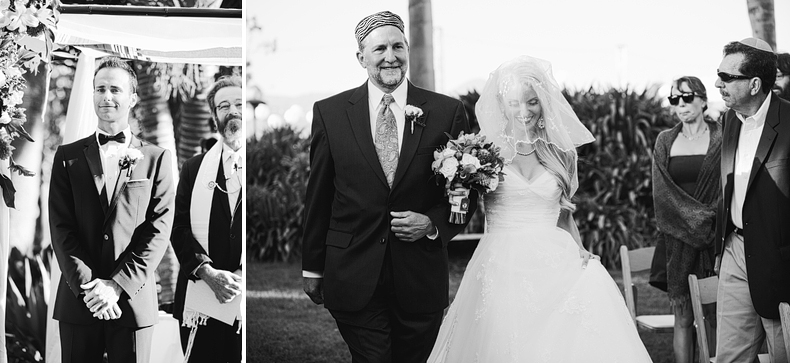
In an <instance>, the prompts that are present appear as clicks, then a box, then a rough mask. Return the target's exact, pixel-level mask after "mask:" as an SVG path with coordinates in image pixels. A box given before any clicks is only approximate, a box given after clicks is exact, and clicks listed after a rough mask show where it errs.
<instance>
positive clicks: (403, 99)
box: [302, 11, 477, 362]
mask: <svg viewBox="0 0 790 363" xmlns="http://www.w3.org/2000/svg"><path fill="white" fill-rule="evenodd" d="M403 29H404V25H403V21H402V20H401V18H400V17H399V16H398V15H396V14H393V13H391V12H389V11H383V12H379V13H376V14H373V15H370V16H367V17H365V18H364V19H362V21H360V22H359V24H358V25H357V27H356V29H355V35H356V39H357V44H358V46H359V49H358V50H357V60H358V61H359V64H360V65H361V66H362V68H364V69H366V70H367V74H368V80H367V82H365V83H364V84H363V85H362V86H360V87H358V88H354V89H351V90H348V91H345V92H342V93H340V94H338V95H335V96H332V97H330V98H327V99H325V100H321V101H318V102H316V103H315V106H314V108H313V124H312V141H311V148H310V178H309V181H308V185H307V196H306V200H305V211H304V218H305V234H304V239H303V242H302V248H303V255H302V267H303V268H302V269H303V276H304V279H303V280H304V290H305V292H306V293H307V295H308V296H309V297H310V299H312V300H313V302H315V303H316V304H324V305H325V307H326V308H327V309H329V312H330V313H331V314H332V316H333V317H334V318H335V320H336V322H337V326H338V329H339V331H340V334H341V335H342V336H343V339H344V340H345V341H346V344H348V347H349V351H350V352H351V356H352V359H353V361H354V362H425V361H426V359H427V357H428V355H429V354H430V352H431V349H432V348H433V344H434V341H435V340H436V335H437V334H438V331H439V326H440V324H441V321H442V313H443V310H444V308H445V307H447V305H448V290H449V286H448V285H449V282H448V281H449V276H448V261H447V243H448V242H449V241H450V239H452V238H453V237H454V236H455V235H456V234H458V233H459V232H461V231H462V230H463V229H464V227H465V224H466V223H467V222H468V220H469V216H471V215H472V213H474V209H475V208H474V207H475V206H476V205H477V203H476V195H475V194H474V193H473V194H472V195H471V196H470V199H471V200H470V203H469V204H470V206H471V207H470V210H469V212H468V213H467V214H466V220H465V221H464V224H452V223H449V221H448V219H449V216H450V205H449V204H448V202H447V198H446V197H444V195H443V186H442V185H438V184H437V182H436V180H435V179H434V177H433V172H432V170H431V163H432V162H433V160H434V159H433V152H434V150H436V149H437V148H439V147H440V146H442V145H445V144H446V143H447V141H448V137H447V135H446V134H450V135H452V137H453V138H455V137H457V136H458V134H459V133H460V132H461V131H465V132H468V131H469V125H468V121H467V118H466V114H465V112H464V109H463V106H462V105H461V102H460V101H458V100H455V99H452V98H450V97H447V96H443V95H440V94H437V93H434V92H431V91H428V90H425V89H421V88H419V87H416V86H414V85H412V84H411V83H410V82H408V81H406V70H407V69H408V64H409V44H408V41H407V40H406V36H405V35H404V32H403ZM407 106H413V107H415V108H418V109H420V110H421V111H422V115H421V116H419V117H408V118H407V117H406V115H405V109H406V108H407ZM410 109H412V110H413V108H410ZM417 114H419V112H417Z"/></svg>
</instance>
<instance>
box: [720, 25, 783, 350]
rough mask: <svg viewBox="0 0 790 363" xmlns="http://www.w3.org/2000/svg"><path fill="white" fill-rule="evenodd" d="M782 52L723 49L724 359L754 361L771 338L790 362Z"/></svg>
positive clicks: (742, 44)
mask: <svg viewBox="0 0 790 363" xmlns="http://www.w3.org/2000/svg"><path fill="white" fill-rule="evenodd" d="M776 69H777V57H776V54H774V52H773V51H772V50H771V48H770V46H769V45H768V43H766V42H764V41H762V40H759V39H755V38H747V39H744V40H741V41H739V42H731V43H729V44H727V45H726V46H725V47H724V58H723V59H722V61H721V64H720V65H719V69H718V79H717V80H716V87H717V88H718V89H719V92H720V93H721V96H722V99H723V100H724V103H725V104H726V105H727V107H729V108H730V110H729V111H727V113H726V114H725V115H724V116H723V118H722V122H723V129H724V135H723V139H722V140H723V141H722V148H721V149H722V154H721V166H722V170H721V178H722V179H721V181H722V188H723V192H724V195H723V198H722V200H721V203H720V205H719V213H718V216H717V217H718V223H717V235H716V254H717V256H716V266H717V270H718V272H719V290H718V301H717V318H718V319H717V321H718V324H717V325H718V335H717V339H716V341H717V342H718V346H717V349H716V359H717V362H720V363H726V362H752V361H754V358H755V357H756V356H757V352H758V350H759V349H760V348H761V347H762V345H763V342H764V341H765V340H766V339H767V343H768V353H769V354H770V356H771V361H772V362H787V352H786V351H785V346H784V343H783V340H782V325H781V322H780V320H779V303H780V302H783V301H790V238H788V236H790V223H788V222H787V221H788V218H790V102H787V101H785V100H782V99H781V98H779V97H777V96H776V95H775V94H773V93H772V92H771V88H773V86H774V81H775V79H776Z"/></svg>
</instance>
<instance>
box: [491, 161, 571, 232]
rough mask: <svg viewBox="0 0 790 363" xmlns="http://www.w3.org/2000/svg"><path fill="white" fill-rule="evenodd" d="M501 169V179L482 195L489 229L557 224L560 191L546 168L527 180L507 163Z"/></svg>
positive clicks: (551, 225) (554, 225)
mask: <svg viewBox="0 0 790 363" xmlns="http://www.w3.org/2000/svg"><path fill="white" fill-rule="evenodd" d="M504 172H505V177H504V181H503V182H501V183H500V184H499V187H497V189H496V190H495V191H493V192H491V193H489V194H486V195H485V196H484V198H485V199H484V200H485V208H486V221H487V224H488V231H489V232H496V231H500V230H513V229H524V228H525V227H536V226H541V227H552V228H553V227H556V225H557V219H558V218H559V214H560V194H561V190H560V187H559V185H558V184H557V180H556V179H555V178H554V176H553V175H552V174H551V173H550V172H549V171H548V170H546V171H544V172H543V173H542V174H540V175H538V176H536V177H535V178H534V179H533V180H531V181H529V180H527V179H526V178H524V177H523V176H522V175H521V174H520V173H518V172H517V171H516V170H515V169H513V168H512V167H510V166H506V167H505V169H504Z"/></svg>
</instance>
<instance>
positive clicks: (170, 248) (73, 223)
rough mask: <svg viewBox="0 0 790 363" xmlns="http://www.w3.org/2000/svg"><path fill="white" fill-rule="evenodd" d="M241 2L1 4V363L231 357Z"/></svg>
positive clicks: (237, 346) (239, 238)
mask: <svg viewBox="0 0 790 363" xmlns="http://www.w3.org/2000/svg"><path fill="white" fill-rule="evenodd" d="M245 33H246V27H245V26H244V17H243V9H242V1H238V0H237V1H221V0H218V1H211V0H163V1H159V0H142V1H135V0H129V1H92V0H87V1H85V0H83V1H66V0H62V1H59V0H14V1H11V0H8V1H0V34H2V41H0V188H1V189H2V201H3V203H0V252H2V253H3V258H2V259H0V261H2V263H1V264H0V269H1V270H3V271H7V274H8V275H7V278H6V279H4V280H3V283H2V284H0V290H2V295H4V296H5V299H3V300H2V301H4V304H2V305H0V306H2V313H3V315H4V316H5V320H4V321H5V324H2V325H0V326H2V327H3V329H4V330H3V332H4V333H5V334H4V335H5V340H4V341H3V344H2V345H1V346H0V362H52V363H60V362H63V363H68V362H74V363H77V362H95V363H102V362H109V363H113V362H131V363H142V362H152V363H154V362H161V363H165V362H167V363H171V362H242V361H246V360H245V359H244V351H243V350H244V347H243V345H244V344H243V341H244V338H243V337H244V334H245V332H244V330H245V325H244V321H245V308H244V306H245V303H244V296H243V293H244V287H245V282H244V273H243V265H244V263H243V261H244V254H245V251H244V248H243V246H242V244H243V240H244V234H243V231H242V224H243V220H244V218H243V207H242V206H243V203H242V200H243V195H244V192H243V190H244V189H245V188H244V185H245V183H244V182H243V180H244V179H245V173H246V168H245V160H246V157H245V155H246V151H245V146H246V145H245V142H244V141H245V140H244V137H243V135H244V122H243V119H242V115H243V112H244V111H243V109H244V99H245V97H244V92H243V90H244V74H243V66H244V62H243V61H242V60H243V57H244V44H243V43H244V42H243V39H244V37H245Z"/></svg>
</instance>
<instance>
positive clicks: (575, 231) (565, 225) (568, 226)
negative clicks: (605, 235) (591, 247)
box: [557, 209, 600, 268]
mask: <svg viewBox="0 0 790 363" xmlns="http://www.w3.org/2000/svg"><path fill="white" fill-rule="evenodd" d="M557 227H560V228H562V229H564V230H566V231H568V233H570V235H571V237H572V238H573V240H574V241H576V244H577V245H579V258H581V259H582V268H585V267H587V262H588V261H589V260H590V259H591V258H594V259H597V260H600V258H599V257H598V256H596V255H593V254H592V253H590V252H588V251H587V249H585V248H584V245H582V238H581V236H580V235H579V228H577V227H576V220H575V219H573V213H571V211H569V210H567V209H562V211H561V212H560V218H559V220H558V221H557Z"/></svg>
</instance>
